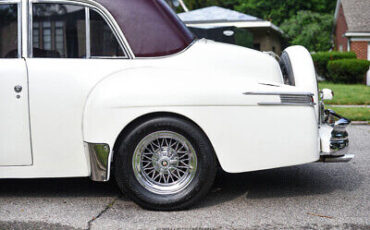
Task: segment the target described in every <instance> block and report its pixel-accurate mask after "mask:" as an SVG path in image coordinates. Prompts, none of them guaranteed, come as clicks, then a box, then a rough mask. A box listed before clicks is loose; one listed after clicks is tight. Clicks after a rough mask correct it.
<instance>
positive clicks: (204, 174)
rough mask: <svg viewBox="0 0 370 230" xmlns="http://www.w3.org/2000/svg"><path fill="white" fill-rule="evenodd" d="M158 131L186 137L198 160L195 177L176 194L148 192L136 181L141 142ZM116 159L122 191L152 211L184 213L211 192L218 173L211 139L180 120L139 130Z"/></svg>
mask: <svg viewBox="0 0 370 230" xmlns="http://www.w3.org/2000/svg"><path fill="white" fill-rule="evenodd" d="M158 131H171V132H175V133H178V134H180V135H182V136H184V137H185V138H186V139H187V140H188V141H189V142H190V143H191V145H192V147H193V148H194V150H195V153H196V156H197V171H196V174H195V177H194V178H193V180H192V181H191V182H190V184H189V185H187V187H186V188H184V189H182V190H181V191H179V192H177V193H175V194H166V195H161V194H156V193H153V192H150V191H148V190H147V189H145V188H144V187H143V186H142V185H141V184H140V183H139V181H138V180H137V178H136V176H135V174H134V172H133V165H132V158H133V155H134V152H135V149H136V147H137V145H138V144H139V142H140V141H141V140H142V139H143V138H145V137H146V136H147V135H149V134H151V133H154V132H158ZM116 154H117V156H116V158H115V175H116V179H117V183H118V185H119V186H120V188H121V190H122V191H123V192H124V193H126V194H127V195H128V196H129V197H130V198H131V199H133V200H134V201H135V202H136V203H138V204H139V205H141V206H143V207H145V208H149V209H160V210H165V209H169V210H175V209H182V208H184V207H187V206H189V205H191V204H193V203H195V202H196V201H197V200H198V199H199V198H201V197H202V196H203V195H204V194H205V193H206V192H208V190H209V189H210V187H211V185H212V183H213V180H214V177H215V171H216V164H215V157H214V154H213V149H212V148H211V146H210V143H209V141H208V139H207V138H206V137H205V135H204V134H203V133H202V132H201V131H200V130H199V128H198V127H196V126H195V125H193V124H192V123H190V122H188V121H184V120H180V119H177V118H171V117H167V118H155V119H151V120H148V121H146V122H144V123H142V124H141V125H139V126H137V127H136V128H134V129H133V130H132V132H130V133H129V134H128V135H127V136H126V138H124V140H123V141H122V143H121V144H120V146H119V150H118V153H116Z"/></svg>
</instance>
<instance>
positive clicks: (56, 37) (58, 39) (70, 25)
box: [32, 3, 86, 58]
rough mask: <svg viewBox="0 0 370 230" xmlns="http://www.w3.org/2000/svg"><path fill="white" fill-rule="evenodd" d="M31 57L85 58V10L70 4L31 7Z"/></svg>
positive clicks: (48, 4) (35, 5)
mask: <svg viewBox="0 0 370 230" xmlns="http://www.w3.org/2000/svg"><path fill="white" fill-rule="evenodd" d="M32 11H33V17H32V19H33V28H32V44H33V56H34V57H52V58H84V57H86V14H85V7H83V6H77V5H71V4H50V3H47V4H38V3H36V4H33V8H32Z"/></svg>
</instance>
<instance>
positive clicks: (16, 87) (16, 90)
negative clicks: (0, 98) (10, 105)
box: [14, 85, 23, 93]
mask: <svg viewBox="0 0 370 230" xmlns="http://www.w3.org/2000/svg"><path fill="white" fill-rule="evenodd" d="M22 89H23V88H22V86H20V85H16V86H14V91H15V92H16V93H20V92H22Z"/></svg>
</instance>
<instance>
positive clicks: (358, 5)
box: [334, 0, 370, 59]
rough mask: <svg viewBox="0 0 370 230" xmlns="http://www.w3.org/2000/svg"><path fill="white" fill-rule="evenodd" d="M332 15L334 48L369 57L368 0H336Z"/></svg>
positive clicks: (369, 10) (369, 15)
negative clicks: (333, 21) (333, 19)
mask: <svg viewBox="0 0 370 230" xmlns="http://www.w3.org/2000/svg"><path fill="white" fill-rule="evenodd" d="M334 17H335V24H334V44H335V49H336V50H338V51H354V52H355V53H356V54H357V57H358V58H359V59H370V52H369V51H370V0H338V2H337V8H336V10H335V15H334Z"/></svg>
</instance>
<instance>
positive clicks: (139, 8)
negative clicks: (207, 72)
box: [96, 0, 194, 57]
mask: <svg viewBox="0 0 370 230" xmlns="http://www.w3.org/2000/svg"><path fill="white" fill-rule="evenodd" d="M96 2H98V3H100V4H102V5H103V6H104V7H105V8H107V9H108V10H109V12H110V13H111V14H112V15H113V17H114V18H115V19H116V21H117V23H118V24H119V26H120V27H121V29H122V31H123V33H124V35H125V36H126V39H127V40H128V42H129V44H130V46H131V49H132V51H133V52H134V54H135V56H136V57H157V56H164V55H170V54H174V53H177V52H179V51H181V50H184V49H185V48H186V47H188V46H189V45H190V44H191V43H192V41H193V40H194V35H193V34H192V33H191V32H190V31H189V29H188V28H187V27H186V26H185V25H184V23H183V22H182V21H181V20H180V19H179V18H178V17H177V15H176V14H175V13H174V12H173V11H172V9H171V8H170V7H169V6H168V5H167V3H166V2H165V1H164V0H96Z"/></svg>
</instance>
